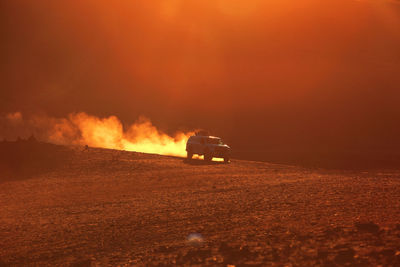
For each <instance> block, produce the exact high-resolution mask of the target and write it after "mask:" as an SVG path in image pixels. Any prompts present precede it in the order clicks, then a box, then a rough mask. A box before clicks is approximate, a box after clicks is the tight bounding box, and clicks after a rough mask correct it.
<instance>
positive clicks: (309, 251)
mask: <svg viewBox="0 0 400 267" xmlns="http://www.w3.org/2000/svg"><path fill="white" fill-rule="evenodd" d="M52 149H53V148H51V151H53V150H52ZM60 149H62V150H63V151H64V152H63V153H66V154H65V155H68V156H65V157H62V158H63V160H62V162H63V163H62V164H60V162H59V161H54V162H56V163H57V164H56V165H54V167H52V168H47V167H46V164H53V161H52V160H50V159H49V158H46V157H44V160H40V159H41V158H40V157H36V156H32V157H33V158H36V159H37V158H39V160H36V161H35V162H36V163H35V166H36V167H31V169H32V170H31V169H27V170H26V171H24V172H23V175H21V174H20V173H19V172H18V171H15V170H16V169H20V168H23V166H19V165H16V166H17V167H15V166H14V167H13V168H14V169H13V170H7V171H3V172H1V173H0V266H8V265H11V266H14V265H19V266H22V265H24V266H26V265H36V266H43V265H49V266H54V265H61V266H105V265H113V266H115V265H121V266H125V265H127V266H136V265H137V266H171V265H186V266H196V265H197V266H232V265H235V266H266V265H267V266H377V265H382V266H399V265H400V171H399V170H383V169H382V170H369V171H338V170H323V169H315V168H314V169H311V168H301V167H294V166H287V165H277V164H270V163H263V162H251V161H242V160H232V162H231V163H230V164H224V163H210V164H206V163H204V162H203V161H200V160H192V161H187V160H184V159H180V158H174V157H166V156H158V155H150V154H142V153H134V152H124V151H115V150H106V149H95V148H89V149H88V150H87V149H84V148H82V147H80V148H69V149H67V150H69V152H66V151H65V148H60ZM4 151H5V150H3V154H4V153H5V152H4ZM22 151H23V150H22ZM53 152H54V151H53ZM53 152H52V153H53ZM46 153H47V152H46ZM39 154H40V153H39ZM51 155H52V157H61V156H60V154H59V153H58V152H57V153H53V154H51ZM5 158H7V157H4V155H3V158H2V160H3V163H4V159H5ZM17 159H19V158H18V157H17ZM7 164H8V163H7ZM7 164H3V165H0V166H3V170H5V168H6V167H7V166H8V165H7ZM54 164H55V163H54ZM39 165H43V166H42V167H40V168H39V167H37V166H39ZM35 168H38V170H39V171H33V170H36V169H35Z"/></svg>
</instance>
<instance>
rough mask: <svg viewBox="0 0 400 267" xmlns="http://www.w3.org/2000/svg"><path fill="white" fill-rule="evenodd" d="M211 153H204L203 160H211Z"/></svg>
mask: <svg viewBox="0 0 400 267" xmlns="http://www.w3.org/2000/svg"><path fill="white" fill-rule="evenodd" d="M212 158H213V157H212V155H211V154H210V153H209V152H208V153H205V154H204V160H205V161H211V160H212Z"/></svg>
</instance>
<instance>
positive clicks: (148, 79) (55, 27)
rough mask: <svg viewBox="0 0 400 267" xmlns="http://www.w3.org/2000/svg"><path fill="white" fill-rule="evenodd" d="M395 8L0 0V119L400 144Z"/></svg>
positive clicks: (340, 3)
mask: <svg viewBox="0 0 400 267" xmlns="http://www.w3.org/2000/svg"><path fill="white" fill-rule="evenodd" d="M396 2H398V1H383V0H382V1H381V0H379V1H378V0H376V1H372V0H371V1H350V0H324V1H322V0H319V1H315V0H299V1H289V0H272V1H261V0H253V1H245V0H237V1H234V0H219V1H218V0H202V1H197V0H170V1H156V0H154V1H149V0H146V1H135V0H131V1H128V0H125V1H124V0H119V1H100V0H96V1H94V0H92V1H66V0H65V1H64V0H58V1H54V0H37V1H31V0H26V1H25V0H24V1H21V0H12V1H11V0H0V27H1V28H0V36H1V38H2V40H1V44H0V49H1V50H0V56H1V65H0V71H1V72H0V75H1V76H0V81H1V83H0V86H1V91H0V112H2V113H6V112H15V111H22V112H24V113H38V112H39V113H46V114H48V115H51V116H65V115H66V114H68V113H71V112H80V111H83V112H88V113H90V114H94V115H98V116H108V115H116V116H118V117H119V118H121V119H122V121H124V122H126V123H129V122H132V121H134V120H136V119H137V117H138V116H139V115H145V116H148V117H149V118H150V119H152V120H153V122H154V123H155V124H156V125H158V126H160V127H161V128H162V129H165V130H168V131H174V130H177V129H179V128H191V127H202V128H208V129H210V130H211V131H212V132H214V133H217V134H220V135H223V136H224V137H225V138H226V139H228V140H229V141H230V142H231V143H233V144H235V145H236V146H237V147H244V146H246V145H248V146H251V147H254V148H268V147H275V146H277V147H283V146H288V147H291V146H299V147H301V146H305V147H321V146H322V147H324V146H334V147H336V146H338V145H339V146H343V147H351V146H355V147H361V148H371V147H381V148H383V147H395V146H397V147H399V145H400V141H399V140H398V136H399V134H400V124H399V122H400V105H399V103H400V5H399V4H397V3H396Z"/></svg>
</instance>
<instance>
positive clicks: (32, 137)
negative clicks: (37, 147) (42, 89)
mask: <svg viewBox="0 0 400 267" xmlns="http://www.w3.org/2000/svg"><path fill="white" fill-rule="evenodd" d="M28 142H30V143H36V142H37V139H36V137H35V136H34V135H33V134H32V135H31V136H30V137H29V138H28Z"/></svg>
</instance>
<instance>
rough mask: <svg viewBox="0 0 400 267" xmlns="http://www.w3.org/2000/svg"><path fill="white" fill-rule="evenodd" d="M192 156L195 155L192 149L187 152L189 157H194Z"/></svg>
mask: <svg viewBox="0 0 400 267" xmlns="http://www.w3.org/2000/svg"><path fill="white" fill-rule="evenodd" d="M192 157H193V153H192V151H188V152H187V158H188V159H192Z"/></svg>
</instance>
